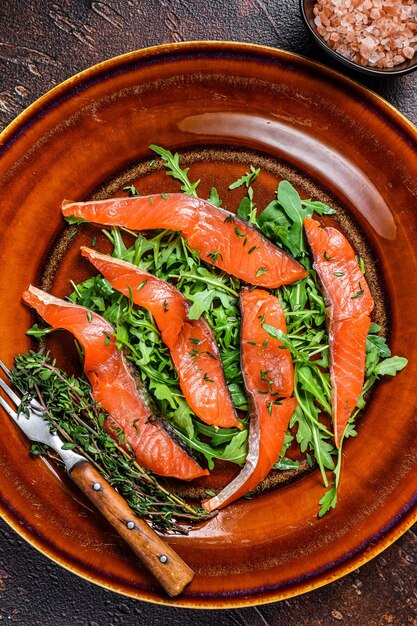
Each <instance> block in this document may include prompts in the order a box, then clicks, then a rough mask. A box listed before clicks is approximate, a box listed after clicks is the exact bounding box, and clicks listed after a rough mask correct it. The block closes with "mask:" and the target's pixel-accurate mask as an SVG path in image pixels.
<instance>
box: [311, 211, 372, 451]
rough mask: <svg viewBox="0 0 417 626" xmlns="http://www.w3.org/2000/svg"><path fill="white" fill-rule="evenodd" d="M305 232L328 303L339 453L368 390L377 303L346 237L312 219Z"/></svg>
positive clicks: (331, 378)
mask: <svg viewBox="0 0 417 626" xmlns="http://www.w3.org/2000/svg"><path fill="white" fill-rule="evenodd" d="M304 228H305V231H306V233H307V239H308V242H309V244H310V248H311V250H312V253H313V257H314V263H313V267H314V269H315V270H316V272H317V274H318V276H319V278H320V282H321V284H322V286H323V290H324V297H325V302H326V316H327V320H328V332H329V344H330V380H331V394H332V419H333V428H334V437H335V443H336V446H337V447H340V443H341V439H342V436H343V433H344V430H345V428H346V425H347V423H348V421H349V418H350V416H351V415H352V412H353V410H354V409H355V407H356V403H357V401H358V398H359V396H360V394H361V391H362V387H363V384H364V378H365V359H366V338H367V336H368V331H369V327H370V325H371V317H370V314H371V312H372V310H373V308H374V301H373V299H372V295H371V292H370V290H369V287H368V284H367V282H366V279H365V277H364V275H363V274H362V272H361V270H360V267H359V264H358V261H357V259H356V256H355V252H354V250H353V248H352V246H351V245H350V243H349V242H348V241H347V239H346V237H345V236H344V235H343V234H342V233H341V232H340V231H338V230H337V229H336V228H332V227H327V228H324V227H321V226H320V224H319V223H318V222H317V221H316V220H314V219H312V218H310V217H307V218H306V219H305V220H304Z"/></svg>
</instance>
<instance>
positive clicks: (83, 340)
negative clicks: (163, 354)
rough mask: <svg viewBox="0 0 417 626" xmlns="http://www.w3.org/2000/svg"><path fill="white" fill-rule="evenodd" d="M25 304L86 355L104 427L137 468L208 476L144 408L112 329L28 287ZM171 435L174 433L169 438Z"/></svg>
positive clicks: (142, 393) (78, 308)
mask: <svg viewBox="0 0 417 626" xmlns="http://www.w3.org/2000/svg"><path fill="white" fill-rule="evenodd" d="M23 300H24V301H25V302H26V303H27V304H29V305H30V306H31V307H33V308H34V309H36V311H37V312H38V313H39V314H40V315H41V316H42V317H43V318H44V320H45V321H46V322H47V323H48V324H50V325H51V326H53V327H54V328H64V329H66V330H68V331H69V332H71V333H72V334H73V335H74V336H75V337H76V339H77V340H78V341H79V342H80V344H81V345H82V347H83V349H84V369H85V373H86V376H87V378H88V380H89V381H90V384H91V389H92V395H93V397H94V399H95V401H96V402H97V403H98V404H100V405H101V406H102V407H103V408H104V409H105V410H106V411H107V412H108V413H109V415H110V417H109V418H108V419H107V420H106V422H105V424H104V427H105V429H106V431H107V432H108V433H109V434H111V435H112V436H113V437H114V438H115V439H117V437H118V434H117V429H121V430H122V432H123V433H124V437H125V440H124V441H125V443H127V444H129V445H130V446H131V447H132V449H133V450H134V452H135V455H136V459H137V461H138V463H139V464H140V465H141V466H142V467H144V468H146V469H149V470H151V471H153V472H155V474H159V475H160V476H171V477H174V478H180V479H182V480H192V479H193V478H197V477H199V476H204V475H206V474H208V471H207V470H205V469H202V468H201V467H200V465H199V464H198V463H197V461H195V460H194V459H193V458H191V457H190V456H189V454H188V453H187V452H186V450H185V449H184V448H183V447H182V446H181V444H180V443H179V442H177V441H175V440H174V438H173V436H171V434H170V433H169V432H168V431H167V428H170V426H169V424H168V423H167V424H163V419H162V418H161V417H160V416H158V415H156V414H155V412H154V411H153V410H152V408H151V407H150V405H149V404H148V403H147V399H146V393H145V390H144V389H143V388H142V389H140V387H139V386H138V385H139V383H138V382H137V381H136V380H135V379H134V377H133V375H132V374H131V372H130V371H129V369H128V365H127V362H126V360H125V358H124V356H123V353H122V352H120V351H119V350H118V348H117V346H116V341H115V337H114V329H113V327H112V326H111V324H109V322H107V320H105V319H104V318H103V317H101V316H100V315H97V313H93V312H92V311H89V310H88V309H86V308H85V307H82V306H79V305H76V304H72V303H71V302H66V301H64V300H60V299H59V298H55V297H54V296H51V295H50V294H48V293H46V292H45V291H42V290H41V289H37V288H36V287H33V286H32V285H31V286H30V287H29V289H28V290H27V291H25V292H24V293H23ZM173 435H174V433H173Z"/></svg>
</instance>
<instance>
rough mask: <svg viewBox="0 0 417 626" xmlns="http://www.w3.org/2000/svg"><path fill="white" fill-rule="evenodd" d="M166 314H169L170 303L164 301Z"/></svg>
mask: <svg viewBox="0 0 417 626" xmlns="http://www.w3.org/2000/svg"><path fill="white" fill-rule="evenodd" d="M164 313H168V302H167V301H166V300H164Z"/></svg>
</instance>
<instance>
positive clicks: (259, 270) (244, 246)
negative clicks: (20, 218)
mask: <svg viewBox="0 0 417 626" xmlns="http://www.w3.org/2000/svg"><path fill="white" fill-rule="evenodd" d="M62 212H63V214H64V216H66V217H69V216H72V217H76V218H83V219H85V220H87V221H89V222H94V223H96V224H104V225H113V226H125V227H127V228H130V229H132V230H149V229H154V228H166V229H169V230H177V231H181V233H182V235H183V237H184V238H186V239H187V241H188V245H189V246H190V248H192V249H193V250H197V251H198V253H199V255H200V257H201V259H202V260H203V261H205V262H206V263H210V264H212V265H215V266H216V267H218V268H220V269H222V270H224V271H225V272H227V273H228V274H231V275H232V276H236V277H237V278H240V279H242V280H244V281H245V282H247V283H250V284H251V285H258V286H261V287H266V288H275V287H279V286H281V285H288V284H290V283H293V282H295V281H297V280H301V279H302V278H305V277H306V276H307V272H306V270H305V269H304V267H302V266H301V265H300V264H299V263H297V261H295V260H294V259H293V258H292V257H290V256H289V255H288V254H286V253H285V252H284V251H283V250H281V248H278V247H277V246H275V245H274V244H273V243H271V242H270V241H269V240H268V239H266V238H265V237H264V235H263V234H262V233H261V232H260V231H259V230H258V229H257V228H255V227H253V226H252V225H251V224H249V223H248V222H245V221H244V220H242V219H240V218H239V217H237V216H236V215H233V214H232V213H229V212H228V211H225V210H224V209H221V208H219V207H216V206H214V205H213V204H211V203H210V202H207V201H206V200H202V199H200V198H195V197H192V196H188V195H185V194H180V193H172V194H162V195H152V196H134V197H132V198H112V199H110V200H93V201H91V202H68V201H64V203H63V205H62Z"/></svg>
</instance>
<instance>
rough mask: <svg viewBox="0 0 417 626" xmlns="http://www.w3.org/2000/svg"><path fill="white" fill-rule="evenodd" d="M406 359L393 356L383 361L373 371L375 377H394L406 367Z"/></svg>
mask: <svg viewBox="0 0 417 626" xmlns="http://www.w3.org/2000/svg"><path fill="white" fill-rule="evenodd" d="M407 363H408V359H406V358H404V357H402V356H393V357H391V358H389V359H384V360H383V361H381V362H380V363H378V365H377V366H376V367H375V369H374V374H375V375H376V376H395V375H396V374H397V373H398V372H400V371H401V370H402V369H404V367H405V366H406V365H407Z"/></svg>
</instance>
